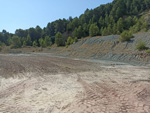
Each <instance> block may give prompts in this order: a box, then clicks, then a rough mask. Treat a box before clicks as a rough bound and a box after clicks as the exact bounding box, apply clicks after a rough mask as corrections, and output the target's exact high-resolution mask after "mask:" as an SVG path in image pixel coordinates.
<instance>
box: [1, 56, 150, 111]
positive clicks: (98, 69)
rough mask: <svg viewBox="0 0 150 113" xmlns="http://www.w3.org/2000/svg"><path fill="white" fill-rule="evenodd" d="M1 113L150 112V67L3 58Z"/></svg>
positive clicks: (48, 58) (101, 62) (58, 58)
mask: <svg viewBox="0 0 150 113" xmlns="http://www.w3.org/2000/svg"><path fill="white" fill-rule="evenodd" d="M0 113H150V68H149V67H147V66H131V65H128V64H124V63H117V62H108V61H96V60H83V59H82V60H79V59H69V58H60V57H54V56H51V55H50V54H22V55H21V54H20V55H0Z"/></svg>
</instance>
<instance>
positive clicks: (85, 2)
mask: <svg viewBox="0 0 150 113" xmlns="http://www.w3.org/2000/svg"><path fill="white" fill-rule="evenodd" d="M110 2H112V0H0V4H1V6H0V14H1V16H0V31H2V30H3V29H5V30H7V31H8V32H10V33H14V32H15V30H16V29H20V28H21V29H28V28H30V27H36V26H37V25H39V26H40V27H41V28H43V27H46V26H47V24H48V23H49V22H52V21H55V20H57V19H63V18H66V19H68V18H69V16H72V17H76V16H77V17H79V16H80V15H81V14H83V13H84V11H85V10H86V9H87V8H88V9H94V8H96V7H98V6H100V5H101V4H106V3H110Z"/></svg>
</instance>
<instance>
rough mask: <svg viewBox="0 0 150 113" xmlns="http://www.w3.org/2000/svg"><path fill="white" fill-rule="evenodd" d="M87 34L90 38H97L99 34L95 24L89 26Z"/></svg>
mask: <svg viewBox="0 0 150 113" xmlns="http://www.w3.org/2000/svg"><path fill="white" fill-rule="evenodd" d="M89 34H90V36H97V35H98V34H99V28H98V26H97V25H96V24H91V26H90V29H89Z"/></svg>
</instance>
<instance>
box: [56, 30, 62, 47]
mask: <svg viewBox="0 0 150 113" xmlns="http://www.w3.org/2000/svg"><path fill="white" fill-rule="evenodd" d="M55 43H56V44H57V46H64V40H63V36H62V34H61V33H60V32H58V33H57V34H56V36H55Z"/></svg>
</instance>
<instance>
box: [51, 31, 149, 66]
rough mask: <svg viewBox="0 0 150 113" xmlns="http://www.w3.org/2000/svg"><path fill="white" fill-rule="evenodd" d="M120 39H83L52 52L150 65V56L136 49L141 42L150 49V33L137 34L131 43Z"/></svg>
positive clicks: (112, 37)
mask: <svg viewBox="0 0 150 113" xmlns="http://www.w3.org/2000/svg"><path fill="white" fill-rule="evenodd" d="M119 37H120V36H118V35H110V36H104V37H92V38H87V39H82V40H80V41H79V42H77V43H75V44H73V45H71V46H70V47H69V48H67V49H66V48H65V49H62V48H53V49H51V50H50V52H51V53H54V54H56V55H61V56H68V57H78V58H88V59H91V58H92V59H101V60H102V59H103V60H113V61H121V62H128V63H132V64H140V63H150V55H149V54H147V53H146V52H143V51H142V52H139V51H138V50H137V49H136V45H137V44H138V42H139V41H140V40H142V41H143V42H145V43H146V46H147V47H149V48H150V33H139V34H135V35H134V38H133V39H132V40H131V41H129V42H124V43H122V42H119V41H118V40H119Z"/></svg>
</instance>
